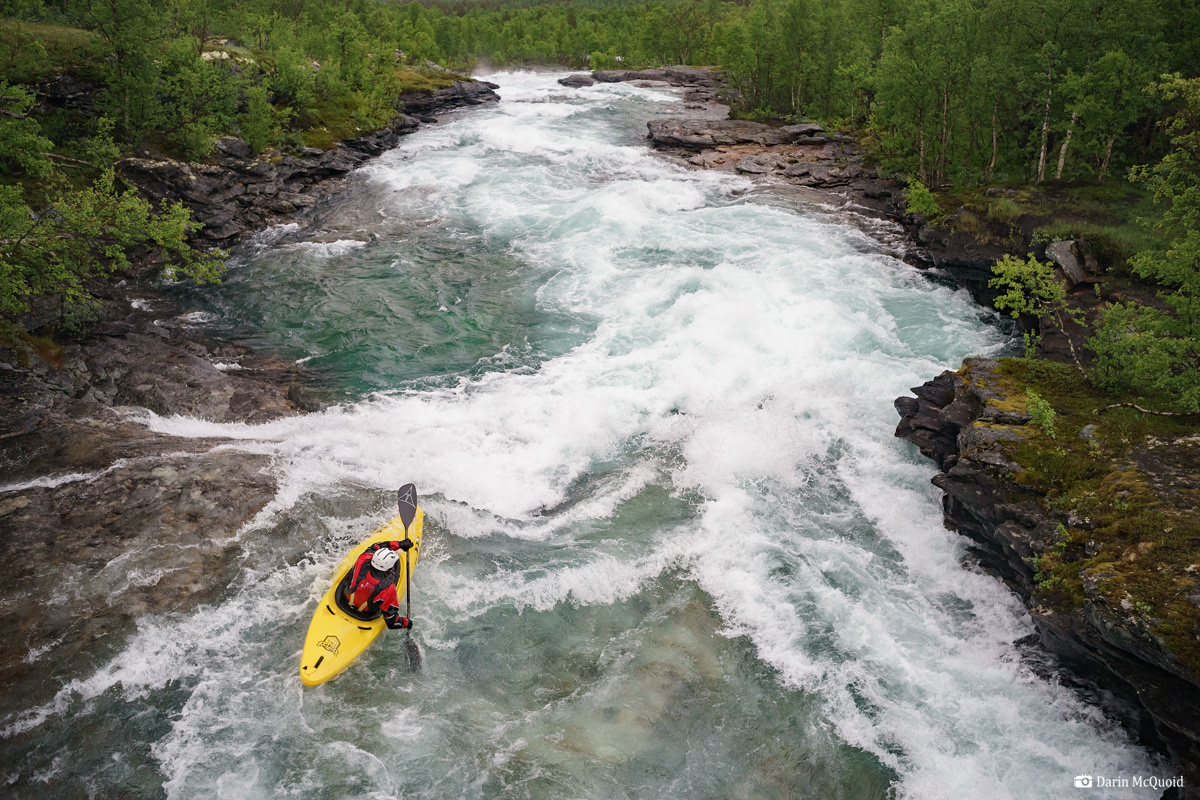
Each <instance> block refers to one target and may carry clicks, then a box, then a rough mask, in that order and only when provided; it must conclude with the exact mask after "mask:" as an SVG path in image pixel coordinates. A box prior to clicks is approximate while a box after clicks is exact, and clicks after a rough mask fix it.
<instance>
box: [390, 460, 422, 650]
mask: <svg viewBox="0 0 1200 800" xmlns="http://www.w3.org/2000/svg"><path fill="white" fill-rule="evenodd" d="M396 494H397V496H398V497H399V498H400V499H399V505H400V521H401V522H402V523H404V541H403V542H401V543H400V549H401V550H403V551H404V602H405V604H406V613H405V616H406V617H408V621H409V624H410V625H411V624H412V580H411V576H412V569H411V565H410V563H409V558H408V551H409V550H411V549H412V548H413V540H412V538H411V537H410V536H409V535H408V528H409V526H410V525H412V524H413V520H414V519H416V518H417V487H416V486H415V485H413V484H411V483H406V484H404V485H403V486H401V487H400V490H399V491H398V492H397V493H396ZM404 634H405V636H404V649H405V650H406V651H407V652H408V668H409V669H410V670H412V671H413V672H420V671H421V648H420V647H418V646H417V643H416V642H414V641H413V638H412V630H411V629H409V630H406V631H404Z"/></svg>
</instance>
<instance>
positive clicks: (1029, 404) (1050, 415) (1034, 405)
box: [1025, 391, 1057, 439]
mask: <svg viewBox="0 0 1200 800" xmlns="http://www.w3.org/2000/svg"><path fill="white" fill-rule="evenodd" d="M1026 398H1027V401H1026V404H1025V405H1026V408H1027V409H1028V410H1029V416H1031V417H1032V418H1033V424H1034V425H1037V426H1038V427H1039V428H1041V429H1042V431H1043V432H1044V433H1045V434H1046V435H1047V436H1049V437H1050V438H1051V439H1053V438H1055V436H1054V418H1055V416H1057V415H1056V414H1055V413H1054V409H1053V408H1052V407H1051V406H1050V404H1049V403H1047V402H1046V401H1045V400H1044V399H1043V398H1042V396H1041V395H1040V394H1038V393H1037V392H1034V391H1030V392H1029V393H1028V394H1027V395H1026Z"/></svg>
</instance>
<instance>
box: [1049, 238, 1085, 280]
mask: <svg viewBox="0 0 1200 800" xmlns="http://www.w3.org/2000/svg"><path fill="white" fill-rule="evenodd" d="M1046 258H1048V259H1050V260H1051V261H1053V262H1054V263H1055V265H1057V266H1058V268H1059V269H1060V270H1062V274H1063V276H1064V277H1065V278H1066V279H1067V283H1068V285H1069V286H1074V285H1075V284H1077V283H1082V282H1083V281H1084V280H1085V279H1086V278H1087V277H1088V272H1087V269H1086V268H1085V267H1084V260H1083V258H1081V257H1080V253H1079V246H1078V245H1077V244H1076V243H1075V241H1074V240H1068V241H1064V242H1053V243H1051V244H1049V245H1047V247H1046Z"/></svg>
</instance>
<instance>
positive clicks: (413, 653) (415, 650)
mask: <svg viewBox="0 0 1200 800" xmlns="http://www.w3.org/2000/svg"><path fill="white" fill-rule="evenodd" d="M404 650H405V652H406V653H408V670H409V672H420V671H421V648H420V647H417V643H416V642H415V641H413V638H412V634H409V635H408V636H405V637H404Z"/></svg>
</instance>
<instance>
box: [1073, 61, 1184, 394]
mask: <svg viewBox="0 0 1200 800" xmlns="http://www.w3.org/2000/svg"><path fill="white" fill-rule="evenodd" d="M1153 91H1154V93H1155V94H1156V95H1157V96H1159V97H1160V98H1162V99H1163V100H1164V101H1167V102H1171V103H1174V104H1175V112H1174V114H1173V115H1172V116H1171V117H1169V118H1168V120H1167V123H1166V125H1165V126H1164V127H1165V129H1166V131H1167V133H1168V135H1169V136H1170V138H1171V144H1172V148H1171V150H1170V152H1168V153H1167V155H1166V156H1164V157H1163V159H1162V160H1161V161H1160V162H1159V163H1158V164H1156V165H1154V166H1152V167H1148V168H1144V169H1140V170H1138V171H1137V177H1138V178H1139V179H1141V180H1144V181H1145V182H1146V184H1147V185H1148V186H1149V187H1150V189H1151V190H1152V192H1153V193H1154V197H1155V199H1156V200H1157V201H1159V202H1160V203H1161V204H1163V205H1164V206H1165V209H1164V210H1163V213H1162V216H1161V218H1160V219H1159V220H1158V221H1157V222H1156V223H1155V226H1154V228H1155V231H1156V232H1157V233H1158V234H1159V235H1160V236H1161V237H1162V240H1163V244H1162V245H1161V246H1159V247H1155V248H1153V249H1148V250H1145V251H1143V252H1140V253H1138V254H1137V255H1135V256H1134V257H1133V258H1131V259H1130V266H1131V267H1132V269H1133V271H1134V272H1135V273H1136V274H1138V275H1139V276H1141V277H1143V278H1145V279H1148V280H1150V281H1153V282H1154V283H1157V284H1158V285H1159V286H1161V287H1163V289H1164V291H1162V292H1161V293H1160V295H1159V297H1160V299H1161V301H1162V306H1161V307H1152V306H1148V305H1142V304H1139V303H1135V302H1128V303H1115V304H1112V305H1109V306H1108V307H1107V308H1106V309H1105V310H1104V314H1103V316H1102V318H1101V321H1100V324H1099V325H1098V326H1097V328H1096V335H1095V336H1094V337H1093V338H1092V339H1091V341H1090V342H1089V346H1090V347H1091V348H1092V349H1093V350H1094V351H1095V352H1096V355H1097V367H1098V372H1097V379H1098V381H1100V383H1101V384H1102V385H1104V386H1106V387H1107V388H1109V389H1111V390H1114V391H1128V392H1133V393H1135V394H1137V395H1139V396H1141V397H1146V398H1150V400H1151V402H1153V403H1155V404H1158V405H1160V406H1162V405H1164V404H1165V405H1166V406H1167V407H1170V408H1176V409H1180V410H1184V411H1191V410H1195V409H1200V269H1197V264H1200V79H1191V80H1185V79H1183V78H1181V77H1180V76H1178V75H1174V76H1167V78H1166V79H1165V80H1164V81H1163V82H1161V83H1159V84H1156V85H1155V86H1154V87H1153Z"/></svg>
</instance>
